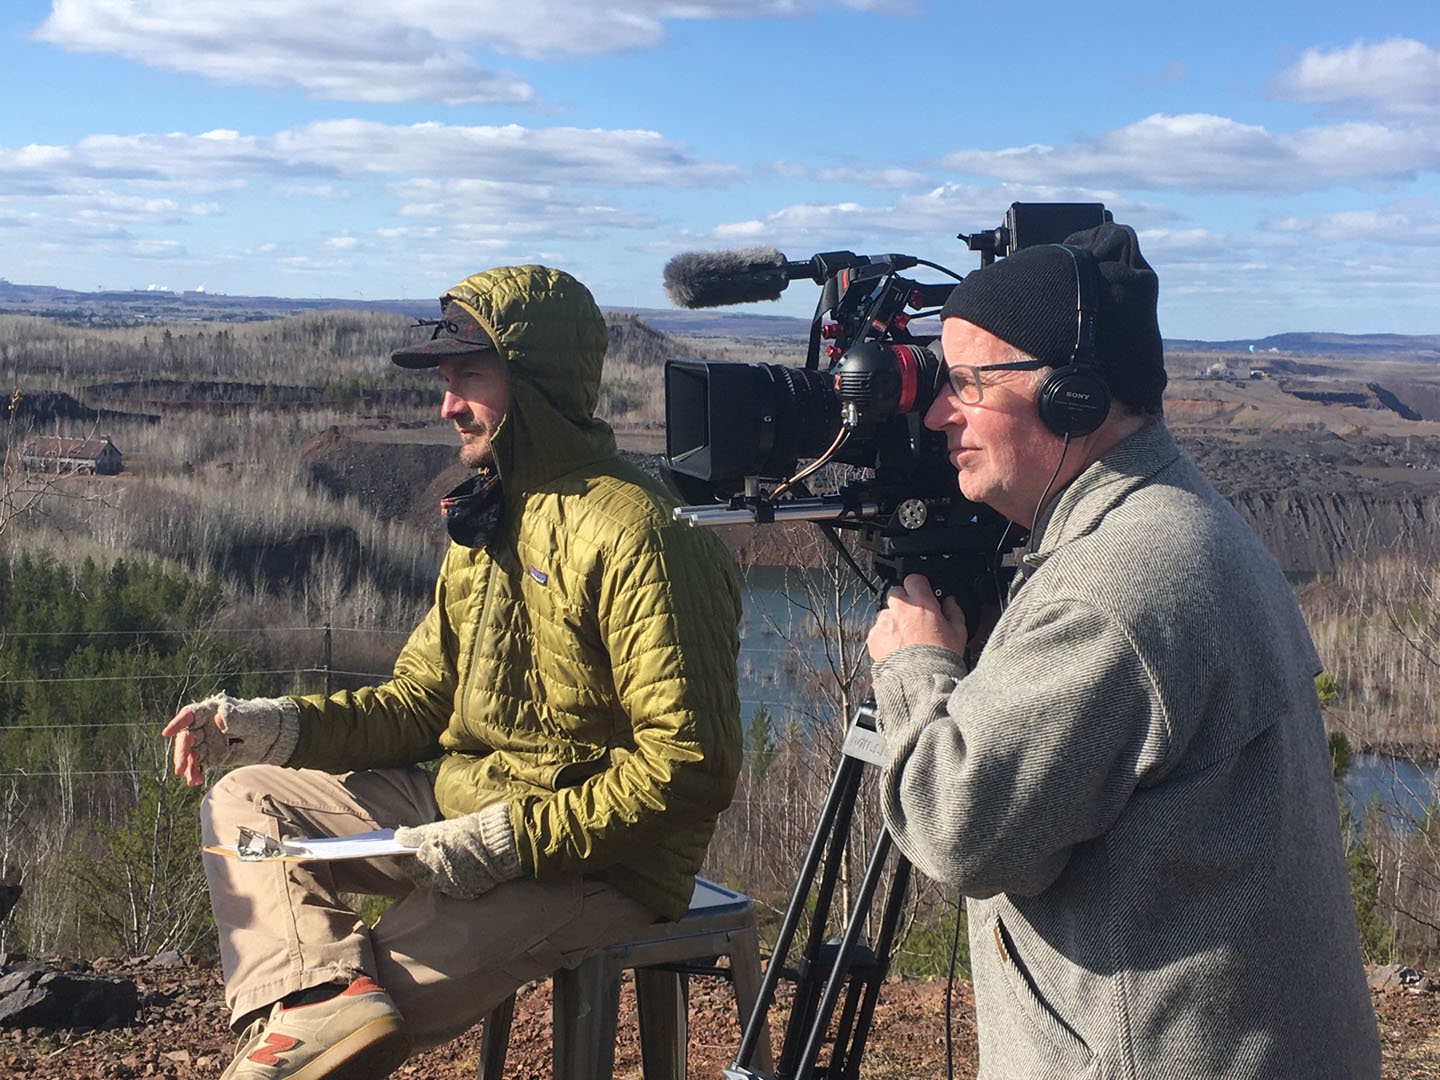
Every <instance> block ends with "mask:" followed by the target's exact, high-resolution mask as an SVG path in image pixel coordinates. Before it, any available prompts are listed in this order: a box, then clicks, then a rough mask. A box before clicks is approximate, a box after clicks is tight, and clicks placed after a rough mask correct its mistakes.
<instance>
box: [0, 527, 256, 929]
mask: <svg viewBox="0 0 1440 1080" xmlns="http://www.w3.org/2000/svg"><path fill="white" fill-rule="evenodd" d="M220 605H221V591H220V589H219V586H218V584H217V582H216V581H215V580H214V579H213V578H211V579H208V580H201V581H197V580H195V579H192V578H190V577H188V576H186V575H183V574H177V573H173V572H168V571H165V570H163V569H161V568H160V567H158V566H156V565H153V564H146V563H134V562H130V561H127V560H124V559H119V560H115V561H114V562H112V563H110V564H108V565H102V564H100V563H97V562H95V561H94V560H92V559H86V560H84V561H83V562H82V563H81V564H80V565H79V566H78V567H67V566H63V565H61V564H59V563H58V562H56V561H55V560H54V559H51V558H48V557H46V556H43V555H36V554H29V553H26V554H22V555H20V556H19V557H18V558H15V559H6V560H4V561H3V562H0V879H3V880H7V881H11V882H19V883H20V884H21V885H22V886H23V887H24V897H23V900H22V902H21V904H20V906H19V907H18V908H17V909H16V910H15V912H14V913H13V914H12V915H11V917H10V919H9V920H8V922H6V923H4V924H3V925H0V951H6V950H10V951H15V950H20V951H26V952H34V953H40V954H54V953H63V954H67V955H80V956H94V955H100V954H104V953H114V952H117V951H120V952H124V953H128V954H131V955H140V954H145V953H150V952H154V951H157V950H159V949H165V948H178V949H186V950H200V951H207V950H211V949H213V942H212V941H211V940H210V939H211V938H213V930H212V929H211V925H210V920H209V908H208V902H207V900H206V894H205V883H204V876H203V874H202V873H201V872H200V865H199V859H198V857H197V853H198V849H199V844H200V830H199V817H198V808H199V791H198V789H196V790H191V789H188V788H185V787H184V786H183V785H182V784H180V782H179V781H178V780H176V779H175V778H174V777H173V776H172V775H170V773H169V772H168V770H167V768H166V762H165V746H164V744H163V741H162V740H161V739H160V738H159V726H158V725H160V724H161V723H163V721H164V720H165V719H167V718H168V717H170V716H171V715H173V714H174V712H175V711H176V710H177V708H178V707H179V706H180V705H181V704H183V703H184V702H187V701H191V700H195V699H197V698H201V697H205V696H207V695H209V694H211V693H214V692H216V691H217V690H219V689H222V688H224V689H228V690H229V691H230V692H232V693H237V694H266V693H273V692H275V690H276V689H277V686H276V683H275V681H274V680H271V679H267V678H266V677H265V676H262V675H258V674H254V672H257V671H259V670H261V669H262V667H263V664H262V663H261V662H259V658H258V657H257V656H256V655H255V654H254V653H252V652H251V651H250V650H249V649H247V648H246V647H245V646H244V645H242V644H239V643H237V642H235V641H233V640H231V639H229V638H227V637H226V636H225V635H221V634H212V633H206V632H204V631H203V630H200V629H197V628H199V627H204V626H205V625H207V624H208V623H211V622H213V620H214V619H215V617H216V616H217V614H218V611H219V608H220Z"/></svg>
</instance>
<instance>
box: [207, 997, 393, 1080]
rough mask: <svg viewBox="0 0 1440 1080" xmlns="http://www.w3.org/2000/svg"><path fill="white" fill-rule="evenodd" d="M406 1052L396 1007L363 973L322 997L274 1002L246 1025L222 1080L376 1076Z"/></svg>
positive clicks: (366, 1079)
mask: <svg viewBox="0 0 1440 1080" xmlns="http://www.w3.org/2000/svg"><path fill="white" fill-rule="evenodd" d="M409 1053H410V1036H408V1035H407V1034H405V1028H404V1025H403V1022H402V1021H401V1019H400V1010H399V1009H397V1008H395V1003H394V1002H393V1001H391V1000H390V995H389V994H387V993H385V991H384V990H382V989H381V988H380V986H379V984H377V983H376V982H375V981H374V980H372V979H369V978H367V977H365V976H363V975H362V976H361V977H360V978H358V979H356V980H355V981H354V982H352V983H351V984H350V985H349V986H347V987H346V988H345V989H344V990H342V991H340V993H338V994H336V995H335V996H334V997H332V998H327V999H326V1000H325V1001H317V1002H314V1003H313V1004H310V1005H296V1006H293V1007H291V1008H288V1009H287V1008H286V1007H285V1006H284V1005H282V1004H280V1003H279V1002H276V1003H275V1005H274V1006H273V1007H272V1008H271V1009H270V1015H269V1016H268V1017H262V1018H261V1019H259V1020H256V1021H255V1022H254V1023H253V1024H251V1025H250V1026H249V1027H248V1028H246V1029H245V1033H244V1034H243V1035H241V1036H240V1049H239V1050H238V1051H237V1052H236V1054H235V1060H234V1061H232V1062H230V1067H229V1068H228V1069H226V1070H225V1071H224V1072H223V1073H221V1074H220V1080H322V1078H323V1080H379V1078H380V1077H384V1076H389V1075H390V1073H391V1072H393V1071H394V1070H395V1069H396V1068H397V1067H398V1066H399V1065H400V1063H401V1062H402V1061H404V1060H405V1057H406V1055H407V1054H409Z"/></svg>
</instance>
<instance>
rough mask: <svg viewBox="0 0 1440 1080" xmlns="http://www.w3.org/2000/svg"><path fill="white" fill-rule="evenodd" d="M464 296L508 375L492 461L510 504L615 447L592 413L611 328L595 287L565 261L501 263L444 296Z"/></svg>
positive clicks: (451, 298) (611, 435)
mask: <svg viewBox="0 0 1440 1080" xmlns="http://www.w3.org/2000/svg"><path fill="white" fill-rule="evenodd" d="M452 301H453V302H455V303H458V304H460V305H461V306H463V307H464V308H465V309H466V310H468V311H469V312H470V313H471V314H473V315H474V316H475V318H476V320H477V321H478V322H479V323H480V325H481V326H482V327H483V328H484V330H485V332H486V333H487V334H488V335H489V336H490V338H491V340H493V341H494V342H495V347H496V350H497V351H498V352H499V354H500V359H501V363H502V364H503V365H504V371H505V379H506V406H505V417H504V419H503V420H502V421H501V422H500V426H499V427H498V428H497V429H496V430H495V435H494V441H493V445H494V448H495V465H496V468H497V469H498V470H499V472H500V480H501V484H502V486H503V489H504V492H505V501H506V503H507V504H513V501H514V500H515V499H516V498H517V497H518V496H520V495H521V494H523V493H524V492H527V491H532V490H534V489H535V488H537V487H539V486H541V485H543V484H546V483H548V482H549V481H551V480H553V479H555V478H556V477H558V476H562V475H564V474H565V473H568V472H571V471H573V470H575V469H577V468H581V467H583V466H585V465H588V464H591V463H592V462H595V461H598V460H601V459H603V458H607V457H611V456H613V455H614V454H615V436H614V433H613V432H612V431H611V430H610V425H609V424H607V423H605V422H604V421H603V420H598V419H596V418H595V416H594V412H595V406H596V404H597V403H598V402H599V400H600V372H601V368H602V367H603V365H604V362H605V350H606V347H607V345H608V344H609V333H608V331H607V330H606V329H605V319H604V317H603V316H602V315H601V314H600V309H599V308H598V307H597V306H596V305H595V300H594V298H593V297H592V296H591V295H590V290H589V289H587V288H585V286H584V285H582V284H580V282H578V281H576V280H575V279H574V278H573V277H571V276H570V275H569V274H567V273H565V272H564V271H563V270H554V269H551V268H550V267H546V266H502V267H497V268H496V269H493V270H486V271H485V272H484V273H480V274H472V275H471V276H470V277H467V278H466V279H465V280H464V281H462V282H460V283H459V284H458V285H456V286H454V287H453V288H451V289H450V290H448V291H447V292H446V293H445V294H444V295H443V296H441V297H440V304H441V307H444V305H446V304H447V303H450V302H452Z"/></svg>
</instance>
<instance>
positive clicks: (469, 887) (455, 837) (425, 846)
mask: <svg viewBox="0 0 1440 1080" xmlns="http://www.w3.org/2000/svg"><path fill="white" fill-rule="evenodd" d="M395 839H396V840H397V841H399V842H400V843H402V844H405V845H407V846H409V847H413V848H418V849H419V850H417V851H416V852H415V858H413V859H410V858H407V859H405V860H404V861H403V863H402V864H401V865H402V867H403V869H404V871H405V874H406V876H408V877H409V878H410V880H411V881H413V882H414V883H415V884H416V885H418V886H420V887H421V888H422V889H434V890H435V891H436V892H442V893H444V894H445V895H446V896H454V897H457V898H459V899H461V900H474V899H475V898H476V897H477V896H483V895H484V894H485V893H487V892H489V891H490V890H491V889H493V888H494V887H495V886H496V885H499V884H500V883H501V882H505V881H513V880H514V879H515V878H517V877H519V876H520V853H519V852H518V851H517V850H516V849H515V831H514V830H513V829H512V828H511V827H510V811H509V808H508V806H507V805H506V804H505V803H496V804H495V805H493V806H487V807H486V808H485V809H484V810H480V811H478V812H476V813H474V814H466V815H465V816H464V817H458V818H447V819H446V820H444V821H435V822H431V823H430V824H429V825H416V826H414V827H413V828H407V827H401V828H399V829H396V830H395Z"/></svg>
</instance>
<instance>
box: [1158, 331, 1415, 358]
mask: <svg viewBox="0 0 1440 1080" xmlns="http://www.w3.org/2000/svg"><path fill="white" fill-rule="evenodd" d="M1252 347H1253V349H1254V351H1255V352H1256V353H1268V352H1270V351H1271V350H1275V351H1277V352H1281V353H1291V354H1296V355H1302V356H1318V355H1322V354H1323V355H1329V356H1334V355H1336V354H1340V353H1365V354H1366V355H1368V356H1385V357H1390V358H1395V359H1405V360H1440V334H1326V333H1290V334H1271V335H1270V336H1269V337H1264V338H1241V339H1237V340H1232V341H1196V340H1192V339H1188V338H1167V339H1166V341H1165V348H1166V349H1167V350H1171V351H1176V352H1218V351H1224V352H1249V351H1251V349H1252Z"/></svg>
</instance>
